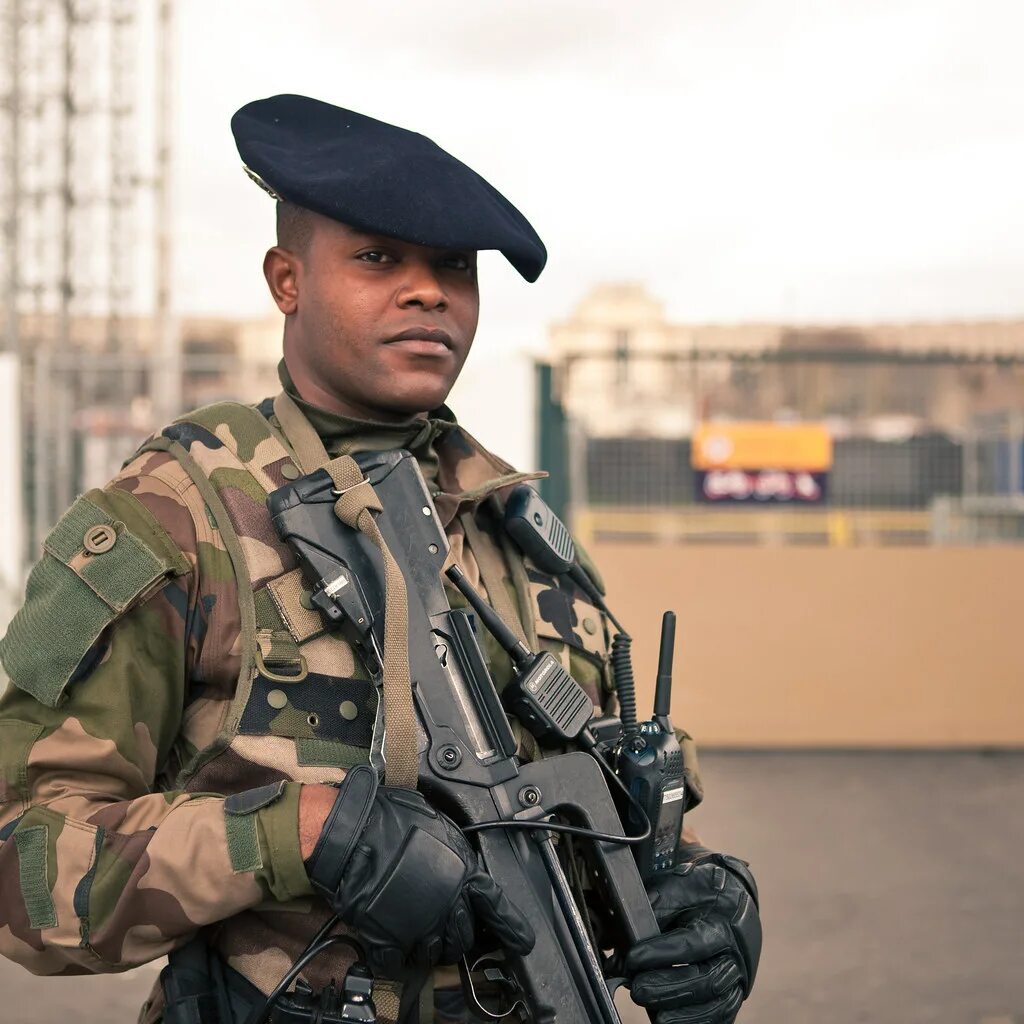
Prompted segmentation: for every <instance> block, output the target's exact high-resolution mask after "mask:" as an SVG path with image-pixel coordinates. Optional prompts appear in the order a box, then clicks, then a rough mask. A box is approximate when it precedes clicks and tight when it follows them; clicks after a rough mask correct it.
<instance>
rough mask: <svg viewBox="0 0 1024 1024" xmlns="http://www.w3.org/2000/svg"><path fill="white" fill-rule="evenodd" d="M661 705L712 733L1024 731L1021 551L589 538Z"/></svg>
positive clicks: (640, 675)
mask: <svg viewBox="0 0 1024 1024" xmlns="http://www.w3.org/2000/svg"><path fill="white" fill-rule="evenodd" d="M591 554H592V555H593V556H594V559H595V561H596V562H597V564H598V565H599V566H600V567H601V571H602V572H603V573H604V575H605V578H606V582H607V584H608V593H609V599H610V601H611V602H612V605H613V609H614V610H617V611H618V615H619V618H620V619H622V620H623V622H624V625H626V627H627V628H628V629H630V631H631V632H632V633H633V635H634V637H635V641H634V664H635V666H636V670H637V680H638V686H639V693H640V712H641V715H642V716H646V715H647V714H649V712H650V707H651V700H652V695H653V681H654V674H655V670H656V665H657V641H658V630H659V628H660V623H661V613H662V612H663V611H664V610H665V609H666V608H672V609H673V610H675V611H676V612H677V614H678V616H679V634H678V642H677V647H676V673H675V683H676V685H675V690H674V693H675V699H674V701H673V716H674V718H675V721H676V722H677V724H681V725H684V726H685V727H686V728H688V729H689V730H690V731H691V732H692V733H693V734H694V735H695V736H696V737H697V738H698V739H699V740H700V742H701V743H702V744H703V745H704V746H716V745H717V746H751V747H804V746H856V747H860V746H865V747H872V746H908V747H921V746H978V745H985V746H987V745H996V746H1022V745H1024V549H1019V548H1018V549H1013V548H1002V549H1000V548H987V549H986V548H975V549H952V548H921V549H911V548H907V549H892V548H889V549H882V548H859V549H845V550H844V549H829V548H813V549H800V548H794V547H787V548H753V547H743V548H735V547H730V548H720V547H710V546H709V547H703V546H701V547H695V546H689V547H684V546H672V545H656V544H648V545H641V544H611V543H600V544H594V545H592V550H591Z"/></svg>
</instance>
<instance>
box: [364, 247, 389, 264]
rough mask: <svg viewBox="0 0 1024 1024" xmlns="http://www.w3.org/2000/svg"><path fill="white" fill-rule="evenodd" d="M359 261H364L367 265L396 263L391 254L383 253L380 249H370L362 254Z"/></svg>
mask: <svg viewBox="0 0 1024 1024" xmlns="http://www.w3.org/2000/svg"><path fill="white" fill-rule="evenodd" d="M358 259H361V260H364V261H365V262H366V263H394V262H395V258H394V256H391V255H390V254H389V253H386V252H381V250H380V249H369V250H367V251H366V252H361V253H360V254H359V256H358Z"/></svg>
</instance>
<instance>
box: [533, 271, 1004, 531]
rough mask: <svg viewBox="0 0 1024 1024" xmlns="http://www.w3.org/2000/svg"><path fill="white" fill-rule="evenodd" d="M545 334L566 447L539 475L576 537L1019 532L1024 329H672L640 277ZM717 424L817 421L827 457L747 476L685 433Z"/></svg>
mask: <svg viewBox="0 0 1024 1024" xmlns="http://www.w3.org/2000/svg"><path fill="white" fill-rule="evenodd" d="M549 343H550V346H549V347H550V362H551V368H550V382H551V383H550V389H549V390H550V395H549V396H548V398H547V399H546V400H548V401H549V404H553V405H554V406H557V407H558V408H559V409H560V415H563V416H564V418H565V421H566V427H565V428H564V431H563V432H564V434H565V436H566V439H567V440H566V442H565V444H563V445H562V447H561V451H562V455H561V456H560V457H559V458H560V459H561V460H562V461H564V467H562V468H560V467H559V466H556V465H554V460H552V459H551V458H548V459H547V462H546V463H545V465H544V468H545V469H549V470H552V471H553V473H554V475H556V476H558V475H564V476H565V477H566V478H567V479H569V480H570V481H571V494H570V495H569V496H568V497H567V499H566V501H565V502H564V506H565V507H569V508H571V510H572V512H573V514H574V517H575V519H576V525H577V529H579V530H580V531H581V532H583V533H588V532H592V533H596V534H597V535H599V536H629V537H651V536H658V537H662V538H666V537H670V538H677V539H678V538H684V537H685V538H687V539H697V540H715V541H721V540H728V541H738V542H744V543H748V542H755V543H764V542H769V543H779V542H781V543H792V542H799V543H840V544H846V543H861V542H869V543H874V542H882V543H918V544H919V543H929V542H942V543H950V542H956V543H961V542H969V543H974V542H976V541H979V540H988V539H998V540H1024V321H976V322H950V323H909V324H899V323H891V324H820V325H814V324H801V325H798V326H796V325H788V324H781V323H779V324H772V323H748V324H677V323H671V322H670V321H669V320H668V319H667V317H666V315H665V312H664V308H663V306H662V304H661V303H660V302H659V301H658V300H657V299H656V298H654V297H653V296H651V295H650V294H649V293H648V292H647V291H646V290H645V289H644V287H643V286H642V285H638V284H612V285H603V286H601V287H598V288H595V289H594V290H593V291H592V292H591V293H590V294H589V295H587V296H586V297H585V298H584V299H583V301H582V302H581V303H580V304H579V305H578V306H577V308H576V309H575V310H574V311H573V313H572V315H571V316H570V317H569V318H568V319H566V320H565V321H562V322H560V323H557V324H555V325H553V326H552V328H551V330H550V335H549ZM552 422H553V421H552ZM715 424H718V425H720V426H719V431H720V432H721V433H722V435H723V437H724V436H725V435H726V434H727V433H728V430H729V429H730V428H729V426H728V425H730V424H731V425H743V424H746V425H750V426H755V425H756V426H758V429H760V430H761V432H762V433H763V434H765V436H770V435H771V434H772V432H773V431H774V432H775V433H776V434H784V433H785V431H784V430H782V429H781V425H793V426H795V425H799V424H804V425H811V424H815V425H817V426H818V428H819V429H823V430H826V431H827V433H828V435H829V437H830V439H831V442H832V444H831V456H830V464H829V465H828V466H827V467H824V466H822V467H820V468H821V470H822V471H823V475H822V476H821V477H820V479H818V480H817V482H816V483H813V484H812V482H811V481H810V479H809V478H808V477H806V476H802V477H800V476H793V475H792V474H790V475H789V476H787V473H788V472H789V471H791V470H794V471H795V470H796V469H797V467H795V466H786V465H781V464H775V463H773V462H771V461H770V457H769V461H766V462H764V463H762V464H761V465H759V466H754V467H748V468H749V469H750V470H751V471H750V472H748V473H747V474H746V475H745V476H744V474H743V472H742V471H741V470H739V469H737V468H735V467H729V468H726V467H725V466H724V464H723V469H722V471H721V472H719V471H718V470H715V469H711V470H710V471H709V468H708V466H706V465H703V464H701V459H700V458H699V457H697V456H696V455H695V448H694V445H693V443H692V441H693V438H694V435H695V433H697V432H698V431H699V430H700V429H702V428H705V429H706V428H707V427H708V425H715ZM773 425H775V426H773ZM766 428H767V429H766ZM559 429H562V428H559ZM549 433H550V432H549ZM723 443H725V442H724V441H723ZM549 448H550V450H552V451H555V450H558V445H557V444H556V445H555V446H554V447H553V448H551V447H550V445H549ZM563 470H564V472H563ZM709 472H710V473H711V474H712V479H713V481H714V483H715V486H716V487H718V486H719V485H722V486H725V487H726V489H727V490H728V495H727V497H728V499H729V500H718V499H719V498H722V497H723V492H722V490H721V488H720V487H719V489H718V490H716V491H714V493H711V492H709V490H708V488H707V486H706V484H707V482H708V479H709V476H708V473H709ZM801 484H805V485H806V488H805V494H806V495H813V504H815V505H816V506H817V507H816V508H808V507H807V506H808V504H810V503H811V501H810V499H809V500H808V501H803V502H802V501H801V500H800V487H799V485H801ZM769 489H771V493H769ZM713 505H714V506H717V507H711V506H713ZM755 510H756V514H754V515H752V514H751V513H753V512H754V511H755Z"/></svg>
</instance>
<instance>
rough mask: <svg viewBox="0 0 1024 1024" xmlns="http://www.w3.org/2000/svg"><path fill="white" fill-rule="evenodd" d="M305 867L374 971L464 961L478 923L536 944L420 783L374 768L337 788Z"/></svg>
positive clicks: (510, 940)
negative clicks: (384, 782)
mask: <svg viewBox="0 0 1024 1024" xmlns="http://www.w3.org/2000/svg"><path fill="white" fill-rule="evenodd" d="M306 867H307V870H308V872H309V877H310V881H311V882H312V884H313V888H314V889H315V890H316V891H317V892H319V893H320V894H321V895H322V896H323V897H324V898H325V899H326V900H327V902H328V903H329V904H330V905H331V906H332V907H333V908H334V910H335V911H336V912H337V913H338V915H339V916H340V918H341V920H342V921H344V922H345V923H346V924H348V925H350V926H351V927H352V928H354V929H355V930H356V933H357V935H358V937H359V939H360V940H361V941H362V943H363V946H364V947H365V949H366V955H367V961H368V963H369V966H370V969H371V970H373V971H374V973H380V974H382V975H384V976H385V977H389V978H401V977H402V976H403V974H406V973H408V972H409V971H412V970H415V969H418V970H423V969H425V968H429V967H432V966H434V965H435V964H454V963H457V962H458V961H459V960H461V959H462V957H463V956H464V955H465V954H466V953H468V952H469V950H470V949H472V948H473V947H474V945H475V943H476V942H477V940H478V939H479V935H478V934H477V929H478V926H480V925H483V926H485V927H486V928H487V929H488V930H489V931H490V933H491V936H492V937H493V938H494V939H496V940H497V941H498V943H500V945H501V946H502V947H503V948H504V949H506V950H508V951H509V952H510V953H517V954H525V953H528V952H529V951H530V950H531V949H532V948H533V943H534V933H533V928H532V927H531V926H530V922H529V921H527V920H526V918H525V917H524V916H523V915H522V913H520V911H518V910H517V909H516V908H515V907H514V906H513V905H512V904H511V903H510V902H509V900H508V898H507V897H506V896H505V894H504V893H503V892H502V891H501V889H500V888H499V886H498V884H497V883H496V882H495V881H494V879H493V878H491V876H490V875H488V874H487V872H486V871H484V870H483V868H481V866H480V863H479V861H478V860H477V856H476V853H474V851H473V848H472V847H471V846H470V845H469V842H468V841H467V839H466V837H465V836H464V835H463V834H462V832H460V831H459V829H458V827H457V826H456V825H455V824H454V823H453V822H452V821H450V820H449V819H448V818H446V817H445V816H444V815H443V814H439V813H438V812H437V811H435V810H434V809H433V808H432V807H431V806H430V805H429V804H428V803H427V802H426V800H424V798H423V797H422V795H421V794H419V793H418V792H416V791H415V790H412V789H396V788H389V787H387V786H380V785H378V782H377V773H376V772H375V771H374V770H373V769H372V768H370V767H369V766H368V765H360V766H358V767H356V768H353V769H352V770H351V771H350V772H349V773H348V775H347V776H346V778H345V781H344V782H343V783H342V784H341V786H340V787H339V789H338V797H337V799H336V800H335V802H334V806H333V807H332V808H331V812H330V814H329V815H328V816H327V821H326V823H325V824H324V828H323V831H322V832H321V834H320V838H319V840H318V841H317V844H316V847H315V848H314V850H313V853H312V854H311V855H310V857H309V860H308V861H306Z"/></svg>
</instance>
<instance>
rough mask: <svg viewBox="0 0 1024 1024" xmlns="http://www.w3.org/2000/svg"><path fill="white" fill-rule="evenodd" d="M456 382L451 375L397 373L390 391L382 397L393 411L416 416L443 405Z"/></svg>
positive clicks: (387, 406)
mask: <svg viewBox="0 0 1024 1024" xmlns="http://www.w3.org/2000/svg"><path fill="white" fill-rule="evenodd" d="M454 383H455V381H454V379H452V378H451V376H450V375H440V374H433V373H424V372H418V373H402V374H397V375H396V377H395V379H394V380H393V385H394V386H393V387H392V388H391V389H390V392H389V393H388V394H387V395H383V396H381V397H382V400H383V402H384V404H385V406H386V408H388V409H390V410H391V411H392V412H395V413H403V414H405V415H407V416H415V415H416V414H417V413H424V412H430V411H431V409H436V408H437V407H438V406H439V405H443V404H444V402H445V400H446V399H447V398H448V393H449V392H450V391H451V389H452V385H453V384H454Z"/></svg>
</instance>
